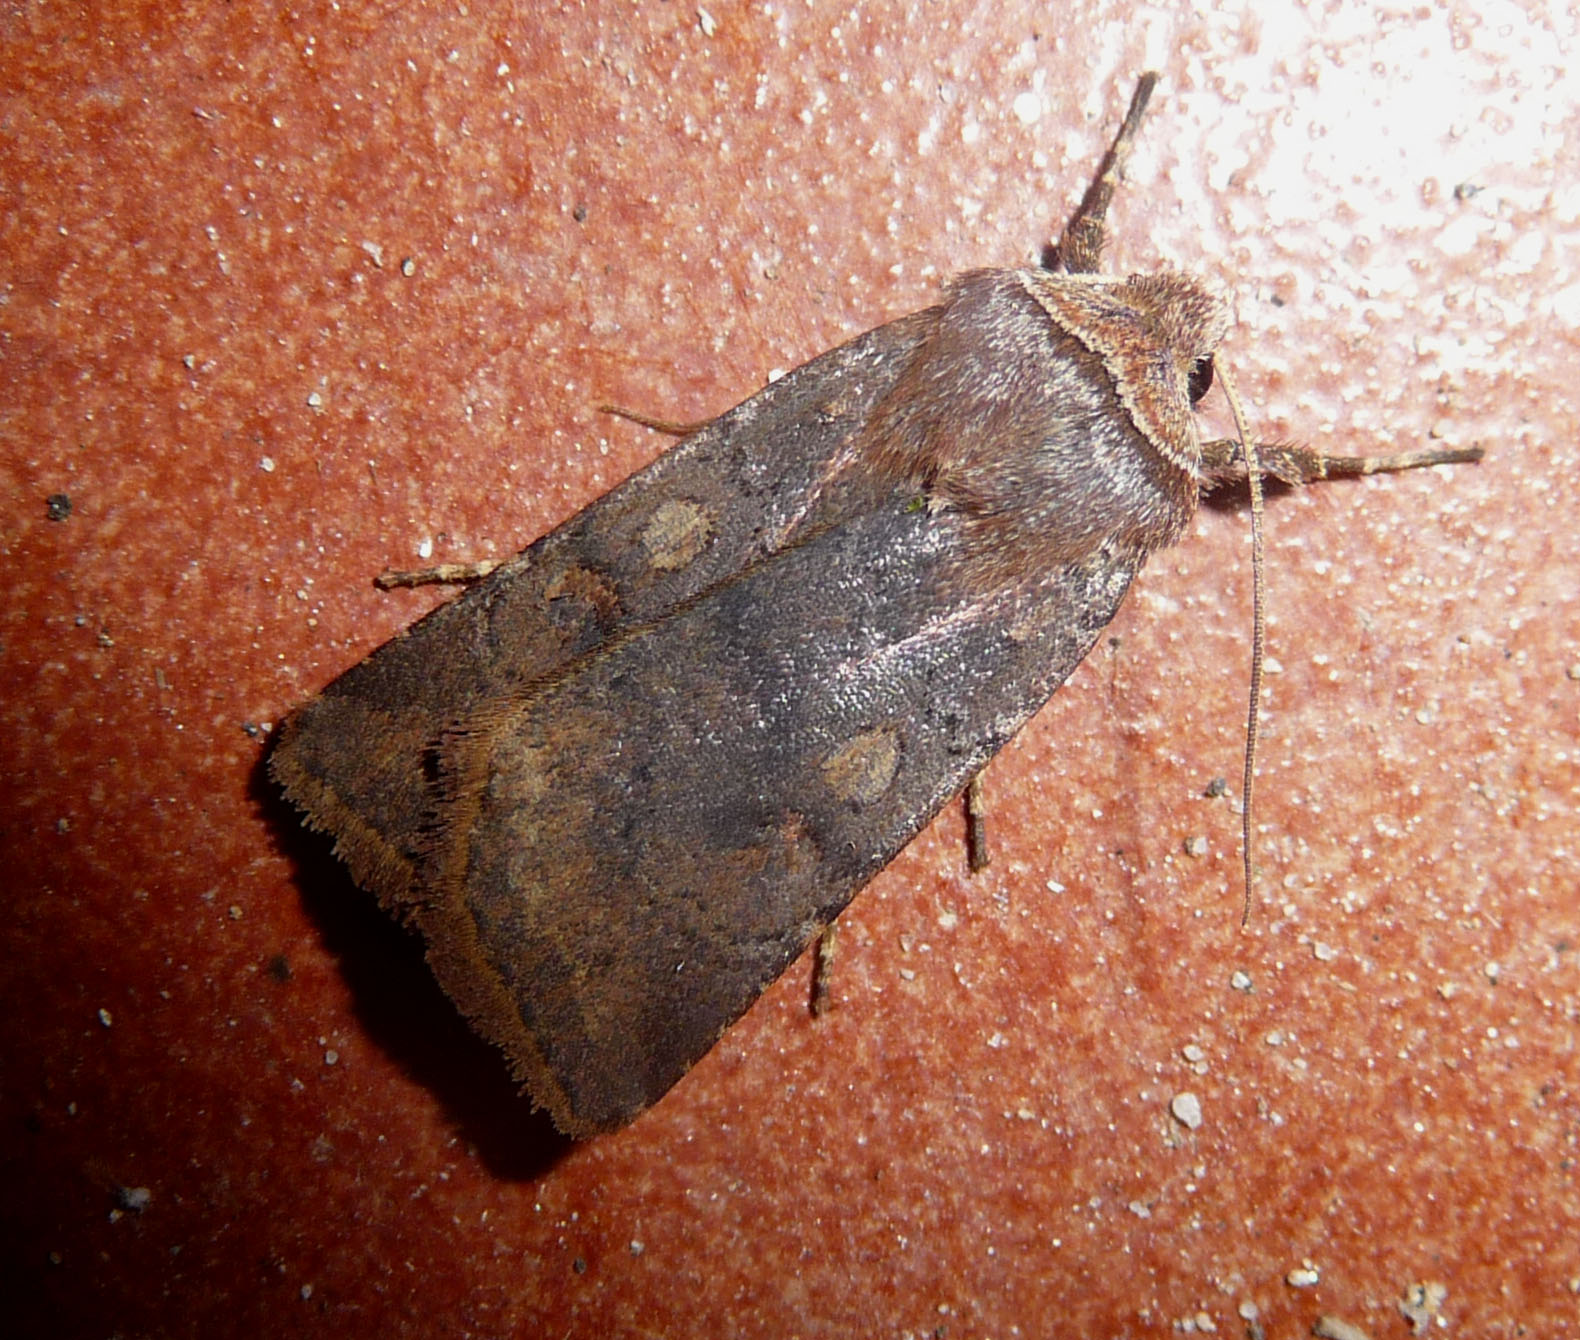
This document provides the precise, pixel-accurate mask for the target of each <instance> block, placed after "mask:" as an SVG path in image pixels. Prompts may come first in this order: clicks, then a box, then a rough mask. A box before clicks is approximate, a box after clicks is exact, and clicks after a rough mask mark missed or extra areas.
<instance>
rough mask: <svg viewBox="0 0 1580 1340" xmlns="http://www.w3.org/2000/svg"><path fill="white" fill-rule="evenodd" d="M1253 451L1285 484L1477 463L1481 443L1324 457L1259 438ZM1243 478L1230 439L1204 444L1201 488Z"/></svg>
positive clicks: (1264, 469)
mask: <svg viewBox="0 0 1580 1340" xmlns="http://www.w3.org/2000/svg"><path fill="white" fill-rule="evenodd" d="M1256 454H1257V457H1258V458H1259V462H1260V465H1261V473H1262V474H1263V475H1264V476H1268V477H1271V478H1273V479H1276V480H1278V481H1279V482H1280V483H1283V484H1314V483H1316V482H1317V481H1318V480H1323V479H1342V478H1344V477H1346V476H1353V475H1381V474H1390V473H1392V472H1394V471H1397V470H1416V469H1420V468H1421V467H1423V466H1427V465H1458V464H1461V463H1463V462H1466V461H1479V460H1480V459H1481V457H1482V455H1483V452H1482V450H1481V448H1480V447H1427V448H1425V449H1423V450H1421V451H1399V452H1393V453H1388V454H1383V455H1377V456H1327V455H1324V454H1323V453H1322V452H1320V451H1313V450H1312V449H1311V448H1310V447H1301V446H1296V445H1295V444H1294V443H1291V442H1258V443H1257V444H1256ZM1244 480H1245V453H1244V452H1243V451H1241V449H1240V444H1239V443H1238V442H1236V441H1235V440H1234V439H1233V438H1219V439H1218V440H1216V441H1213V442H1204V443H1202V448H1201V488H1202V492H1203V493H1207V492H1211V491H1212V490H1213V489H1215V488H1219V487H1221V486H1222V485H1224V484H1233V483H1238V482H1243V481H1244Z"/></svg>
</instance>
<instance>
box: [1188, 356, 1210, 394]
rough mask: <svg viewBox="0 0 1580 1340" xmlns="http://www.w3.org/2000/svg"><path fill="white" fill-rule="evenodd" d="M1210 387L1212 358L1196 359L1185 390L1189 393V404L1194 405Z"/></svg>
mask: <svg viewBox="0 0 1580 1340" xmlns="http://www.w3.org/2000/svg"><path fill="white" fill-rule="evenodd" d="M1211 387H1212V357H1211V355H1208V356H1207V357H1206V358H1198V359H1197V360H1196V366H1195V367H1193V368H1192V369H1191V370H1190V380H1189V383H1188V385H1187V387H1186V389H1187V390H1188V391H1189V393H1190V402H1191V404H1193V405H1194V404H1196V402H1197V401H1199V400H1200V399H1201V398H1202V397H1203V396H1204V395H1206V394H1207V392H1208V390H1209V389H1210V388H1211Z"/></svg>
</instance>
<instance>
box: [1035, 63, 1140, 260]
mask: <svg viewBox="0 0 1580 1340" xmlns="http://www.w3.org/2000/svg"><path fill="white" fill-rule="evenodd" d="M1157 82H1158V76H1157V72H1156V71H1154V70H1148V71H1147V72H1146V73H1145V74H1143V75H1142V76H1141V79H1140V82H1138V83H1137V84H1136V91H1135V93H1134V94H1132V95H1131V98H1130V110H1129V111H1127V112H1126V113H1125V119H1124V123H1123V124H1122V125H1121V126H1120V127H1119V133H1118V134H1117V135H1115V136H1114V142H1113V144H1111V145H1110V146H1109V148H1108V152H1107V153H1106V154H1104V155H1103V161H1102V162H1101V163H1099V164H1098V166H1097V175H1096V176H1095V177H1093V178H1092V184H1091V185H1090V186H1088V187H1087V188H1086V194H1085V195H1084V196H1082V197H1081V204H1080V208H1078V209H1077V210H1076V211H1075V213H1074V214H1072V215H1071V216H1070V221H1069V222H1068V223H1067V224H1065V225H1064V231H1063V232H1062V233H1060V234H1059V242H1058V245H1057V246H1056V247H1055V248H1054V249H1053V255H1054V258H1055V259H1053V260H1051V261H1049V262H1048V267H1047V268H1049V269H1050V270H1051V269H1055V268H1058V269H1062V270H1063V271H1064V272H1065V273H1066V274H1072V275H1087V274H1096V273H1097V262H1098V259H1099V258H1100V256H1101V255H1102V250H1103V241H1104V232H1105V229H1104V225H1103V219H1104V216H1105V215H1106V214H1107V213H1108V202H1109V201H1110V200H1112V199H1113V198H1114V190H1115V188H1116V187H1117V186H1118V185H1119V174H1120V173H1121V172H1123V171H1124V168H1125V160H1126V159H1127V158H1129V157H1130V146H1131V143H1132V142H1133V141H1134V140H1135V138H1136V131H1137V130H1139V129H1140V127H1141V117H1142V114H1143V113H1144V112H1145V111H1146V110H1147V99H1148V98H1150V97H1151V96H1152V90H1153V89H1154V88H1155V87H1157Z"/></svg>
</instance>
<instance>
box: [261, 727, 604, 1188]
mask: <svg viewBox="0 0 1580 1340" xmlns="http://www.w3.org/2000/svg"><path fill="white" fill-rule="evenodd" d="M266 760H267V752H265V755H264V758H263V759H261V760H260V761H259V763H258V764H257V765H256V766H255V767H254V769H253V773H252V777H251V782H250V786H249V790H250V791H251V793H252V798H253V800H254V801H256V802H257V804H258V806H259V808H260V810H261V811H262V814H263V816H264V821H265V822H266V823H267V825H268V826H269V828H270V830H271V831H272V833H273V836H274V838H275V841H276V843H277V845H278V847H279V849H280V850H281V851H282V852H283V853H284V854H285V856H286V857H287V859H289V860H290V862H291V864H292V866H293V869H294V880H295V883H296V887H297V890H298V892H299V894H300V896H301V899H302V906H303V908H304V909H305V910H306V912H307V914H308V916H309V917H310V918H312V920H313V922H314V924H315V925H316V926H317V929H318V933H319V937H320V939H321V940H322V942H323V944H324V947H325V948H326V949H327V950H328V951H329V953H330V954H331V955H332V956H333V957H334V960H335V963H336V965H337V966H338V968H339V970H340V973H341V975H342V977H343V978H344V979H345V981H346V983H347V984H348V985H349V986H350V987H351V994H352V1002H353V1006H352V1007H353V1010H354V1011H355V1013H356V1016H357V1021H358V1023H359V1024H360V1025H361V1027H362V1028H363V1029H364V1030H366V1032H367V1033H368V1035H369V1036H370V1037H372V1038H373V1040H374V1041H375V1042H377V1043H378V1045H379V1046H380V1047H382V1048H383V1049H384V1051H385V1053H386V1054H387V1055H389V1056H390V1057H391V1058H392V1059H393V1060H394V1061H395V1062H396V1063H397V1064H399V1065H400V1067H401V1068H402V1069H403V1070H404V1071H405V1072H406V1073H407V1074H408V1075H409V1076H410V1077H411V1078H412V1079H413V1080H414V1081H415V1082H416V1083H418V1084H420V1085H422V1086H423V1087H424V1088H426V1089H427V1090H428V1091H429V1092H430V1093H432V1094H434V1095H435V1096H436V1097H437V1098H438V1099H439V1101H440V1102H441V1103H443V1105H444V1107H445V1110H446V1111H447V1113H448V1114H449V1115H450V1116H451V1118H452V1119H453V1120H454V1121H455V1123H456V1125H457V1126H458V1127H459V1128H460V1129H461V1131H462V1133H463V1134H464V1136H465V1138H466V1139H467V1140H469V1141H470V1142H471V1143H472V1144H474V1145H475V1146H476V1147H477V1150H478V1153H479V1155H480V1157H481V1158H482V1160H483V1162H484V1164H485V1165H486V1166H487V1167H488V1170H489V1172H490V1173H492V1174H493V1175H494V1176H495V1177H498V1178H501V1179H502V1180H505V1181H532V1180H535V1179H537V1178H539V1177H541V1176H543V1174H544V1173H546V1172H547V1171H548V1170H549V1169H550V1168H551V1167H553V1165H554V1164H555V1163H556V1162H557V1161H558V1160H559V1159H560V1158H561V1157H562V1156H563V1155H564V1154H566V1153H567V1152H569V1150H570V1148H571V1146H572V1143H573V1142H572V1141H571V1140H569V1139H568V1138H567V1137H565V1136H563V1135H561V1134H560V1133H559V1132H558V1131H557V1130H556V1129H555V1128H554V1124H553V1123H552V1122H551V1121H550V1120H549V1118H548V1115H547V1114H546V1113H543V1112H539V1111H535V1110H534V1109H533V1107H532V1103H531V1100H530V1099H529V1098H527V1097H526V1095H525V1094H524V1093H522V1092H521V1091H520V1090H519V1089H518V1087H517V1086H516V1084H515V1082H514V1081H513V1080H512V1079H511V1077H510V1073H509V1070H508V1068H507V1067H506V1065H505V1062H504V1058H503V1057H502V1056H501V1055H500V1053H499V1052H498V1051H497V1050H496V1049H495V1048H494V1047H492V1046H490V1045H489V1044H488V1043H487V1042H485V1041H483V1039H482V1038H480V1037H478V1036H477V1034H475V1033H474V1032H473V1031H472V1030H471V1028H469V1027H468V1026H467V1023H466V1021H465V1020H464V1019H463V1018H462V1017H461V1015H460V1014H459V1013H458V1012H457V1011H456V1008H455V1006H454V1005H453V1004H451V1003H450V1000H449V998H448V997H447V996H445V994H444V992H443V991H441V990H440V989H439V984H438V982H437V981H435V980H434V976H433V973H432V972H431V971H430V970H429V968H428V964H427V962H426V960H425V958H424V955H423V943H422V937H421V936H420V935H419V934H417V932H415V931H414V930H411V929H409V928H407V927H403V926H401V925H399V924H398V923H397V922H396V921H395V919H394V918H393V917H391V916H390V915H389V914H388V913H386V912H385V911H383V909H381V908H380V907H379V906H378V904H377V902H376V901H375V900H374V898H373V896H372V895H371V894H369V893H367V892H366V891H365V890H363V889H360V888H358V887H357V885H355V884H354V883H352V881H351V877H350V875H349V874H348V873H347V872H346V869H345V867H344V866H343V865H342V864H341V863H340V862H339V861H338V860H337V859H336V858H335V856H334V852H333V844H332V843H331V842H330V840H329V839H328V838H327V837H325V836H324V835H323V834H321V833H314V832H312V831H310V830H309V829H307V828H306V827H305V826H304V825H303V824H302V822H301V817H300V815H299V814H298V812H297V811H296V810H295V809H294V808H293V807H292V806H291V805H290V803H289V802H288V801H286V800H285V799H284V797H283V796H281V795H280V793H279V790H278V788H277V787H276V786H275V785H274V783H273V782H272V781H271V780H270V778H269V775H268V770H267V766H266Z"/></svg>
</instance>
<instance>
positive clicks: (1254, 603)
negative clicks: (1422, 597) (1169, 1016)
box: [1212, 354, 1267, 926]
mask: <svg viewBox="0 0 1580 1340" xmlns="http://www.w3.org/2000/svg"><path fill="white" fill-rule="evenodd" d="M1212 362H1213V372H1214V373H1215V374H1216V375H1217V378H1218V383H1219V385H1220V386H1222V387H1223V393H1224V395H1225V397H1227V399H1228V401H1229V413H1230V414H1232V415H1233V416H1234V431H1235V432H1236V433H1238V434H1239V435H1240V450H1241V451H1243V452H1244V453H1245V482H1246V484H1247V485H1248V486H1249V488H1250V490H1251V699H1250V703H1249V704H1248V706H1247V708H1246V714H1245V780H1244V783H1243V785H1242V791H1243V793H1244V797H1245V799H1244V806H1243V810H1242V814H1241V845H1242V846H1243V848H1244V850H1245V907H1244V909H1243V910H1242V911H1241V913H1240V924H1241V925H1242V926H1246V925H1249V924H1250V921H1251V885H1252V882H1253V881H1254V879H1255V878H1256V873H1255V870H1254V868H1253V866H1252V859H1251V858H1252V847H1251V833H1252V830H1253V824H1252V820H1251V796H1252V793H1253V792H1254V790H1255V789H1256V738H1257V735H1258V733H1259V731H1260V727H1261V707H1262V645H1263V642H1264V641H1265V639H1266V613H1265V607H1266V604H1267V593H1266V591H1265V590H1264V583H1263V578H1262V462H1261V459H1260V458H1259V457H1258V456H1257V454H1256V443H1254V442H1253V441H1252V440H1251V430H1250V429H1249V428H1247V427H1246V423H1245V410H1244V409H1243V408H1241V405H1240V393H1239V392H1238V391H1237V390H1235V386H1234V378H1233V377H1231V376H1230V375H1229V369H1228V368H1227V367H1225V366H1224V362H1223V360H1222V359H1221V358H1219V357H1218V356H1217V355H1216V354H1214V355H1213V360H1212Z"/></svg>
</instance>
